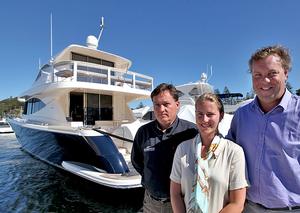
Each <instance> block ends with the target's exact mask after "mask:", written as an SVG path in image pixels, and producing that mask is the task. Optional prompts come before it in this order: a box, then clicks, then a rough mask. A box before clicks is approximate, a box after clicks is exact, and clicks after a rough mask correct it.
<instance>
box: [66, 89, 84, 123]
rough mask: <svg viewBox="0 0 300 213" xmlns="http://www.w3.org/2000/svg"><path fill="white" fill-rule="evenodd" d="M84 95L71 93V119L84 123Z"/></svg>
mask: <svg viewBox="0 0 300 213" xmlns="http://www.w3.org/2000/svg"><path fill="white" fill-rule="evenodd" d="M83 100H84V99H83V93H70V111H69V112H70V118H71V119H72V121H82V122H84V107H83V103H84V101H83Z"/></svg>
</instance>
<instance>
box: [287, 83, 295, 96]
mask: <svg viewBox="0 0 300 213" xmlns="http://www.w3.org/2000/svg"><path fill="white" fill-rule="evenodd" d="M286 88H287V89H288V91H290V92H291V93H293V94H294V92H293V87H292V85H291V84H290V82H286Z"/></svg>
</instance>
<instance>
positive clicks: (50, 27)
mask: <svg viewBox="0 0 300 213" xmlns="http://www.w3.org/2000/svg"><path fill="white" fill-rule="evenodd" d="M50 55H51V61H53V55H52V13H50Z"/></svg>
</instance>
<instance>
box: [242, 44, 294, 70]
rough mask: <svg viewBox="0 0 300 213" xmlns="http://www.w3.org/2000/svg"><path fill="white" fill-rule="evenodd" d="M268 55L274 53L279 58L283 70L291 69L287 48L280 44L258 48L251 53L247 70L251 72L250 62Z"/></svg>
mask: <svg viewBox="0 0 300 213" xmlns="http://www.w3.org/2000/svg"><path fill="white" fill-rule="evenodd" d="M270 55H275V56H278V57H279V58H280V61H281V65H282V67H283V69H284V70H286V71H288V72H289V71H290V70H291V69H292V60H291V56H290V54H289V49H288V48H286V47H284V46H281V45H273V46H267V47H263V48H260V49H258V50H257V51H256V52H255V53H253V54H252V56H251V58H250V60H249V63H248V64H249V71H250V72H252V64H253V62H254V61H258V60H261V59H264V58H266V57H268V56H270Z"/></svg>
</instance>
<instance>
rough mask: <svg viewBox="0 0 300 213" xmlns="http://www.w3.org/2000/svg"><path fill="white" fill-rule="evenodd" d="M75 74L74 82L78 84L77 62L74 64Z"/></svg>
mask: <svg viewBox="0 0 300 213" xmlns="http://www.w3.org/2000/svg"><path fill="white" fill-rule="evenodd" d="M73 72H74V75H73V77H74V78H73V81H74V82H76V81H77V62H76V61H74V62H73Z"/></svg>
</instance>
